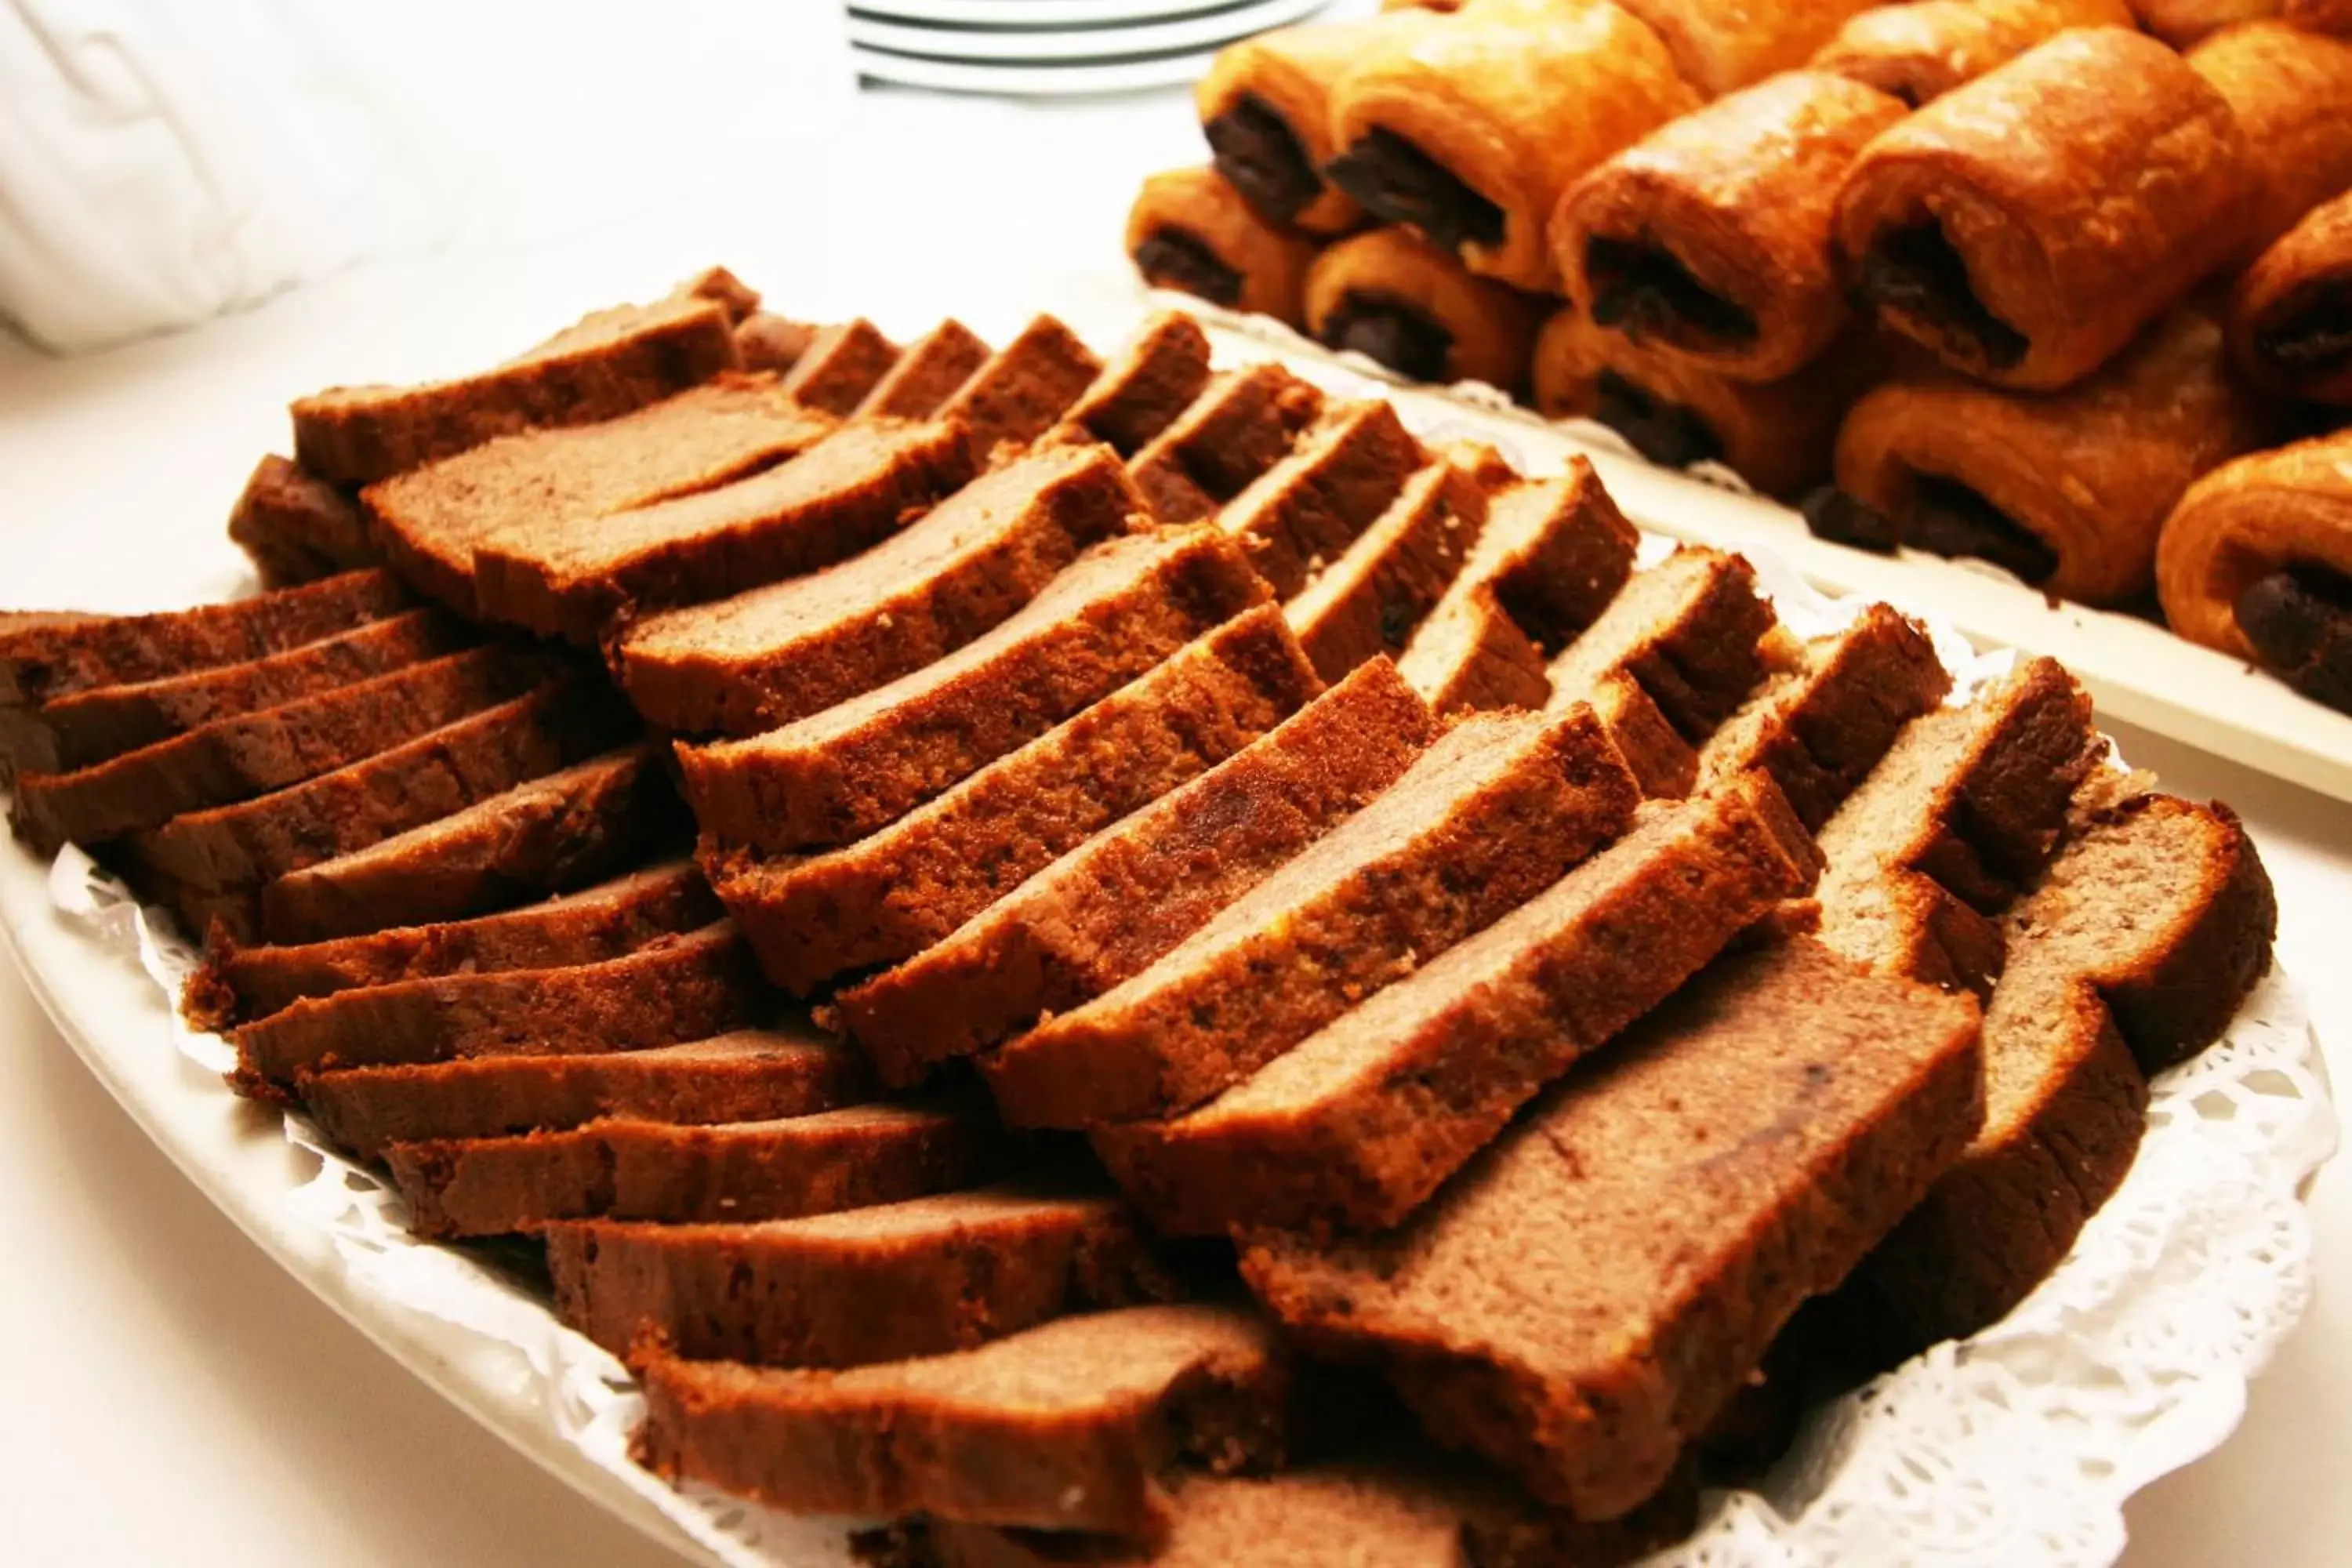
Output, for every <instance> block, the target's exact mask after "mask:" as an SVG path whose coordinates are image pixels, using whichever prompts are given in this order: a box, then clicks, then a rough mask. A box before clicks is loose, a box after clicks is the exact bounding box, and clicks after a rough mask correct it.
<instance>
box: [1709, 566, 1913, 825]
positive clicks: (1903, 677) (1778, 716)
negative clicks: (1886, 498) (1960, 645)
mask: <svg viewBox="0 0 2352 1568" xmlns="http://www.w3.org/2000/svg"><path fill="white" fill-rule="evenodd" d="M1951 689H1952V678H1951V676H1950V674H1949V673H1948V671H1947V670H1946V669H1945V668H1944V667H1943V664H1942V662H1941V661H1940V660H1938V659H1937V658H1936V649H1935V647H1934V646H1933V645H1932V644H1930V643H1929V642H1928V640H1927V633H1925V632H1923V631H1922V630H1920V629H1919V627H1918V626H1917V625H1916V624H1915V623H1913V622H1912V621H1910V620H1907V619H1906V618H1905V617H1904V616H1901V615H1899V614H1897V613H1896V612H1895V610H1893V609H1892V608H1890V607H1888V606H1887V605H1867V606H1865V607H1864V610H1863V612H1862V614H1861V615H1859V616H1856V617H1855V618H1854V621H1853V625H1852V626H1848V627H1846V628H1845V629H1844V630H1843V631H1842V632H1839V633H1837V634H1835V635H1834V636H1832V637H1818V638H1815V639H1814V640H1813V641H1811V642H1810V643H1808V644H1806V645H1805V649H1804V658H1803V662H1802V663H1801V665H1800V666H1799V667H1798V668H1795V669H1793V670H1790V671H1789V672H1788V673H1786V674H1785V675H1782V676H1780V677H1779V678H1777V679H1773V680H1770V681H1768V682H1766V684H1765V687H1764V689H1763V690H1761V691H1759V692H1758V693H1757V694H1756V696H1755V697H1753V698H1751V699H1750V700H1748V705H1747V706H1746V707H1745V708H1742V709H1741V710H1739V711H1738V712H1737V713H1735V714H1733V715H1732V716H1731V717H1730V718H1729V719H1728V720H1727V721H1725V722H1724V725H1723V727H1722V728H1721V729H1720V730H1717V731H1716V732H1715V734H1714V736H1713V737H1711V738H1710V739H1709V740H1708V742H1707V743H1706V745H1705V746H1704V747H1702V748H1701V749H1700V751H1699V758H1698V763H1699V769H1698V783H1699V784H1702V785H1705V784H1713V783H1716V782H1717V781H1719V780H1722V779H1726V778H1729V777H1731V776H1732V775H1733V774H1735V773H1744V772H1746V771H1747V770H1748V769H1749V768H1754V767H1760V768H1762V769H1764V770H1765V771H1766V772H1767V773H1770V774H1771V775H1772V777H1773V780H1774V781H1775V782H1776V783H1778V784H1780V791H1781V793H1782V794H1784V795H1787V796H1788V797H1789V804H1790V805H1791V806H1793V807H1795V808H1796V813H1797V816H1798V818H1799V820H1801V821H1802V822H1803V823H1804V825H1805V826H1807V827H1809V828H1818V827H1820V826H1822V824H1823V823H1824V822H1827V821H1828V820H1829V817H1830V814H1831V813H1832V812H1833V811H1835V810H1836V809H1837V807H1838V805H1839V803H1840V802H1842V801H1843V800H1844V799H1845V797H1846V796H1847V795H1851V794H1853V790H1854V787H1855V786H1856V785H1857V784H1861V783H1862V781H1863V778H1864V776H1865V775H1866V774H1867V773H1869V772H1870V770H1871V769H1872V768H1874V767H1875V766H1877V765H1878V762H1879V759H1880V758H1882V757H1884V756H1885V754H1886V752H1887V749H1888V748H1889V747H1890V746H1892V745H1893V744H1894V743H1895V735H1896V733H1897V732H1898V731H1901V730H1902V728H1903V726H1904V725H1906V724H1907V723H1909V722H1910V721H1912V720H1914V719H1916V718H1917V717H1919V715H1921V714H1922V713H1926V712H1928V711H1929V710H1932V709H1934V708H1935V707H1936V705H1937V703H1939V702H1941V701H1942V700H1944V695H1945V693H1947V692H1948V691H1949V690H1951Z"/></svg>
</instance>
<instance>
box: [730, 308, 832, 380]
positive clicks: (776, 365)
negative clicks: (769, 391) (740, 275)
mask: <svg viewBox="0 0 2352 1568" xmlns="http://www.w3.org/2000/svg"><path fill="white" fill-rule="evenodd" d="M820 330H821V329H820V328H818V327H816V326H815V325H814V324H812V323H810V322H807V321H793V319H792V318H791V317H789V316H781V315H778V314H777V313H776V312H775V311H773V310H754V311H752V312H751V314H750V315H748V316H745V317H744V318H743V319H742V320H741V321H737V322H736V323H735V348H736V351H737V352H738V353H740V354H741V355H742V356H743V368H744V369H745V370H767V371H773V372H775V373H776V374H778V375H782V374H784V372H786V371H788V370H790V369H792V368H793V366H794V365H796V364H798V363H800V362H801V356H802V355H803V354H805V353H808V352H809V350H810V349H811V348H812V347H814V345H815V342H816V335H817V333H818V331H820Z"/></svg>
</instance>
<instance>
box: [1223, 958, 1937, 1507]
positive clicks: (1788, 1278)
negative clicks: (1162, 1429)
mask: <svg viewBox="0 0 2352 1568" xmlns="http://www.w3.org/2000/svg"><path fill="white" fill-rule="evenodd" d="M1983 1106H1984V1101H1983V1067H1982V1058H1981V1057H1980V1055H1979V1049H1978V1018H1977V1009H1976V1006H1975V1004H1974V1003H1973V1002H1971V1001H1969V999H1967V998H1965V997H1954V996H1951V995H1948V994H1945V993H1943V992H1939V991H1937V990H1935V989H1933V988H1931V987H1928V986H1923V985H1918V984H1914V983H1912V982H1909V981H1905V980H1898V979H1893V978H1888V977H1882V976H1877V975H1872V974H1868V973H1864V972H1863V971H1861V970H1858V969H1856V968H1854V967H1853V966H1852V965H1851V964H1849V963H1847V962H1846V961H1845V960H1843V959H1842V958H1840V957H1839V956H1838V955H1837V954H1835V953H1833V952H1831V951H1830V950H1829V949H1827V948H1826V947H1823V946H1822V945H1821V944H1820V943H1818V942H1813V941H1811V939H1807V938H1800V939H1797V940H1795V941H1793V942H1788V943H1785V944H1782V945H1780V946H1777V947H1773V948H1769V949H1767V950H1765V951H1763V952H1759V953H1752V954H1748V955H1744V956H1741V957H1738V958H1734V959H1729V960H1726V961H1723V962H1721V963H1718V964H1717V965H1716V966H1715V967H1714V968H1712V969H1710V970H1709V971H1708V972H1707V973H1706V974H1705V975H1703V976H1702V977H1701V978H1700V979H1698V980H1697V981H1696V982H1695V983H1694V984H1691V985H1689V986H1686V987H1685V988H1684V990H1683V991H1682V992H1681V993H1680V994H1677V995H1676V996H1675V998H1674V999H1673V1000H1671V1001H1669V1002H1668V1003H1667V1004H1666V1005H1664V1007H1662V1008H1660V1009H1659V1010H1658V1011H1657V1012H1655V1013H1653V1014H1652V1015H1651V1016H1649V1017H1648V1018H1647V1019H1645V1020H1643V1023H1642V1024H1640V1025H1639V1026H1636V1028H1635V1030H1634V1031H1633V1034H1632V1035H1631V1036H1630V1037H1628V1038H1627V1039H1625V1040H1624V1041H1622V1042H1621V1043H1620V1044H1619V1045H1618V1046H1617V1047H1615V1048H1613V1049H1612V1050H1611V1051H1610V1052H1609V1053H1608V1054H1607V1055H1606V1056H1605V1057H1602V1058H1600V1059H1598V1060H1596V1061H1594V1062H1592V1063H1591V1064H1589V1065H1588V1066H1587V1068H1584V1069H1583V1070H1581V1071H1580V1072H1578V1073H1576V1074H1573V1075H1571V1076H1570V1079H1569V1080H1568V1081H1567V1082H1565V1083H1563V1084H1561V1085H1560V1086H1559V1088H1558V1089H1555V1090H1553V1091H1552V1093H1551V1094H1549V1096H1547V1097H1546V1098H1545V1099H1543V1100H1539V1101H1538V1102H1537V1104H1536V1105H1535V1106H1534V1107H1533V1108H1532V1109H1531V1110H1530V1111H1529V1112H1528V1115H1527V1116H1525V1117H1524V1118H1522V1119H1521V1121H1519V1122H1518V1123H1517V1125H1516V1126H1515V1127H1514V1128H1513V1129H1512V1131H1510V1132H1509V1133H1508V1134H1507V1136H1505V1137H1504V1138H1503V1139H1502V1140H1500V1141H1499V1142H1496V1143H1495V1144H1494V1145H1493V1146H1491V1147H1490V1148H1489V1149H1488V1150H1487V1151H1486V1152H1485V1153H1484V1154H1482V1155H1481V1156H1480V1157H1479V1158H1478V1159H1477V1160H1476V1161H1475V1162H1473V1163H1471V1164H1470V1165H1469V1166H1468V1167H1467V1168H1465V1170H1464V1171H1463V1172H1462V1173H1461V1174H1460V1175H1459V1176H1458V1177H1457V1178H1456V1179H1455V1180H1454V1182H1452V1183H1450V1184H1448V1185H1447V1186H1446V1187H1445V1189H1444V1191H1443V1192H1441V1193H1440V1194H1438V1196H1437V1198H1436V1199H1435V1200H1434V1201H1433V1203H1432V1204H1430V1205H1429V1206H1428V1207H1426V1208H1425V1209H1423V1211H1422V1212H1421V1213H1420V1214H1419V1215H1416V1216H1415V1217H1414V1218H1413V1219H1412V1221H1410V1222H1408V1223H1407V1225H1406V1226H1404V1227H1403V1228H1402V1230H1399V1231H1395V1232H1392V1233H1390V1234H1388V1235H1385V1236H1381V1237H1372V1238H1368V1239H1361V1240H1353V1239H1351V1240H1341V1241H1336V1242H1331V1243H1327V1244H1318V1243H1317V1242H1316V1241H1314V1240H1313V1239H1311V1238H1309V1237H1306V1236H1303V1235H1301V1234H1299V1233H1295V1232H1275V1231H1261V1232H1255V1233H1253V1234H1252V1235H1251V1236H1250V1237H1248V1238H1247V1243H1246V1245H1245V1247H1244V1254H1243V1263H1242V1267H1243V1273H1244V1278H1246V1279H1248V1280H1249V1282H1250V1284H1251V1287H1252V1288H1253V1289H1255V1290H1256V1291H1257V1293H1258V1294H1259V1296H1260V1297H1261V1298H1262V1299H1263V1300H1265V1301H1266V1302H1267V1303H1268V1304H1269V1305H1270V1306H1271V1307H1272V1309H1273V1310H1274V1311H1275V1313H1276V1316H1277V1317H1278V1318H1280V1319H1281V1320H1282V1321H1283V1322H1284V1323H1285V1324H1286V1326H1287V1327H1288V1328H1290V1329H1291V1330H1292V1331H1294V1332H1295V1333H1297V1334H1298V1335H1300V1336H1302V1337H1303V1339H1304V1342H1306V1343H1307V1345H1309V1346H1311V1347H1314V1348H1317V1349H1318V1350H1321V1351H1325V1352H1331V1353H1335V1354H1339V1355H1342V1356H1347V1357H1351V1358H1367V1359H1370V1360H1372V1361H1374V1362H1376V1363H1378V1364H1380V1365H1381V1367H1383V1368H1384V1369H1385V1370H1386V1371H1387V1373H1388V1374H1389V1376H1390V1378H1391V1381H1392V1382H1393V1383H1394V1384H1396V1385H1397V1387H1398V1389H1399V1391H1400V1392H1401V1393H1402V1394H1403V1395H1404V1397H1405V1400H1406V1402H1407V1403H1408V1404H1410V1405H1412V1407H1413V1409H1414V1411H1415V1413H1416V1414H1417V1415H1420V1417H1421V1418H1422V1420H1423V1424H1424V1425H1425V1426H1427V1427H1428V1428H1429V1430H1430V1432H1431V1433H1432V1435H1433V1436H1435V1437H1436V1438H1437V1439H1438V1440H1439V1441H1440V1442H1442V1443H1444V1444H1446V1445H1448V1446H1452V1447H1468V1448H1472V1449H1475V1450H1476V1451H1478V1452H1481V1453H1484V1454H1486V1455H1487V1456H1488V1457H1489V1458H1494V1459H1496V1460H1497V1461H1498V1462H1500V1463H1501V1464H1502V1465H1503V1466H1504V1467H1505V1468H1507V1469H1509V1470H1511V1471H1512V1472H1513V1473H1514V1474H1515V1475H1517V1477H1518V1479H1520V1480H1521V1481H1523V1482H1524V1483H1525V1484H1526V1485H1527V1486H1528V1489H1530V1490H1531V1491H1533V1492H1534V1493H1535V1494H1536V1496H1537V1497H1538V1498H1539V1499H1541V1500H1544V1501H1547V1502H1550V1503H1553V1504H1555V1505H1558V1506H1561V1507H1566V1508H1569V1509H1571V1510H1574V1511H1575V1512H1577V1513H1578V1514H1579V1515H1580V1517H1584V1518H1589V1519H1608V1518H1613V1517H1616V1516H1617V1515H1620V1514H1622V1513H1624V1512H1626V1511H1628V1510H1631V1509H1633V1507H1635V1506H1636V1505H1638V1504H1639V1503H1640V1502H1641V1501H1642V1500H1643V1499H1644V1498H1647V1497H1649V1496H1650V1495H1652V1494H1653V1493H1654V1492H1655V1491H1656V1490H1657V1489H1658V1488H1659V1486H1660V1484H1661V1483H1662V1482H1664V1479H1666V1477H1667V1476H1668V1475H1669V1474H1670V1473H1671V1472H1672V1471H1673V1469H1674V1468H1675V1462H1676V1460H1677V1458H1679V1457H1680V1455H1681V1453H1682V1450H1683V1448H1684V1446H1685V1443H1686V1441H1687V1440H1688V1438H1689V1437H1690V1436H1692V1435H1694V1434H1696V1433H1699V1432H1701V1431H1704V1430H1705V1429H1706V1426H1707V1425H1708V1423H1709V1422H1710V1421H1711V1420H1712V1419H1713V1418H1714V1416H1715V1415H1716V1414H1717V1412H1718V1411H1719V1410H1721V1409H1722V1407H1723V1405H1725V1403H1726V1402H1727V1400H1729V1399H1730V1397H1731V1396H1732V1395H1733V1394H1735V1393H1736V1392H1738V1389H1739V1388H1740V1386H1741V1385H1742V1384H1743V1383H1744V1382H1745V1380H1746V1379H1747V1377H1748V1374H1749V1373H1750V1372H1751V1371H1752V1370H1753V1369H1754V1368H1755V1367H1756V1365H1757V1363H1759V1360H1760V1359H1761V1357H1762V1356H1763V1353H1764V1350H1765V1347H1766V1346H1767V1345H1768V1344H1769V1343H1770V1342H1771V1339H1772V1336H1773V1335H1774V1334H1775V1333H1776V1332H1778V1331H1779V1330H1780V1326H1781V1324H1782V1323H1784V1322H1786V1321H1788V1318H1789V1316H1790V1313H1792V1312H1794V1311H1795V1310H1796V1309H1797V1307H1798V1305H1799V1304H1800V1303H1801V1302H1802V1301H1803V1300H1805V1299H1806V1298H1807V1297H1809V1296H1811V1295H1814V1294H1817V1293H1819V1292H1821V1291H1823V1290H1827V1289H1830V1288H1831V1287H1832V1286H1834V1285H1835V1284H1837V1283H1838V1281H1839V1280H1841V1279H1843V1278H1844V1277H1845V1275H1846V1274H1847V1273H1848V1272H1849V1271H1850V1270H1851V1269H1852V1268H1853V1266H1854V1264H1855V1263H1857V1262H1858V1261H1860V1259H1861V1258H1862V1256H1863V1255H1864V1253H1865V1252H1866V1251H1867V1250H1868V1249H1869V1248H1870V1247H1872V1246H1874V1244H1875V1243H1876V1242H1877V1241H1878V1240H1879V1239H1880V1238H1881V1237H1884V1236H1885V1234H1886V1232H1887V1231H1888V1230H1889V1229H1891V1228H1892V1227H1893V1226H1894V1225H1895V1222H1896V1221H1897V1220H1899V1219H1900V1218H1901V1217H1902V1216H1903V1215H1904V1214H1905V1213H1906V1212H1907V1211H1908V1210H1909V1209H1910V1208H1911V1206H1912V1205H1914V1204H1916V1202H1917V1201H1918V1200H1919V1198H1920V1197H1921V1196H1922V1195H1924V1194H1925V1193H1926V1192H1927V1189H1928V1187H1929V1186H1930V1184H1932V1183H1933V1182H1934V1181H1935V1179H1936V1178H1937V1176H1939V1175H1940V1174H1941V1173H1943V1172H1944V1171H1945V1170H1946V1169H1947V1168H1948V1167H1949V1166H1950V1165H1951V1164H1952V1163H1953V1162H1954V1161H1955V1160H1957V1159H1958V1156H1959V1154H1960V1152H1961V1151H1962V1150H1963V1149H1964V1148H1966V1146H1967V1144H1968V1142H1969V1139H1970V1138H1971V1137H1973V1136H1974V1135H1975V1133H1976V1131H1977V1129H1978V1126H1979V1122H1980V1121H1981V1120H1982V1115H1983Z"/></svg>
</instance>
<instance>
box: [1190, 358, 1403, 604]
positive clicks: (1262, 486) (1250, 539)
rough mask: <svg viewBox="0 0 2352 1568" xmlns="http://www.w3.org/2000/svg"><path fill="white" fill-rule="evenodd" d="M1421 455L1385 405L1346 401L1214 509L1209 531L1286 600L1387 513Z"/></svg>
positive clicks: (1383, 403)
mask: <svg viewBox="0 0 2352 1568" xmlns="http://www.w3.org/2000/svg"><path fill="white" fill-rule="evenodd" d="M1427 458H1428V454H1427V453H1425V452H1423V450H1422V447H1421V443H1420V442H1418V441H1416V440H1414V439H1413V437H1412V434H1411V433H1410V432H1409V431H1407V430H1406V429H1405V427H1404V422H1403V421H1402V420H1401V419H1399V418H1398V417H1397V413H1396V408H1395V406H1394V405H1391V404H1389V403H1387V402H1384V401H1382V402H1369V403H1355V404H1349V405H1346V406H1345V407H1341V408H1337V409H1333V410H1331V411H1330V412H1329V413H1328V415H1327V416H1325V419H1324V422H1323V424H1322V426H1320V427H1319V428H1318V429H1315V430H1313V431H1310V432H1308V433H1307V436H1306V437H1305V438H1304V439H1303V440H1302V441H1301V442H1300V443H1299V446H1298V448H1297V450H1296V451H1295V452H1292V453H1291V454H1290V455H1289V456H1287V457H1286V458H1283V459H1282V460H1281V461H1279V462H1277V463H1276V464H1275V465H1274V467H1272V468H1268V469H1267V470H1266V471H1265V473H1263V474H1261V475H1259V476H1258V477H1257V478H1256V479H1253V480H1252V481H1251V482H1250V486H1249V488H1248V489H1245V490H1244V491H1243V492H1242V493H1241V494H1240V495H1238V496H1236V497H1234V500H1232V501H1230V502H1228V503H1227V504H1226V505H1225V506H1224V507H1223V509H1221V510H1219V511H1218V513H1217V526H1218V527H1219V528H1222V529H1223V530H1224V531H1226V532H1227V533H1230V534H1232V535H1233V536H1234V538H1235V539H1237V540H1239V541H1241V542H1242V546H1243V548H1244V550H1246V551H1247V552H1249V559H1250V563H1251V564H1252V565H1254V566H1255V567H1256V568H1257V570H1258V574H1259V575H1261V576H1263V577H1264V578H1265V580H1266V582H1267V583H1269V584H1272V585H1273V588H1274V591H1275V594H1276V596H1277V597H1281V598H1288V597H1289V596H1290V595H1294V594H1296V593H1297V592H1298V591H1299V590H1300V589H1301V588H1304V587H1305V586H1306V585H1307V579H1308V578H1309V577H1311V576H1313V575H1314V574H1315V573H1316V572H1317V571H1318V570H1319V569H1320V568H1321V567H1322V566H1324V565H1325V564H1327V563H1329V562H1331V561H1334V560H1336V559H1338V557H1339V554H1340V552H1343V551H1345V550H1346V549H1347V548H1348V546H1349V544H1350V543H1352V542H1354V540H1355V538H1356V536H1357V535H1358V534H1360V533H1361V532H1363V531H1364V530H1365V529H1367V528H1370V526H1371V525H1372V523H1373V521H1375V520H1377V519H1378V518H1379V517H1380V516H1381V513H1383V512H1385V511H1386V510H1388V509H1389V506H1390V504H1391V502H1393V501H1394V500H1396V498H1397V493H1398V491H1400V490H1401V489H1403V488H1404V482H1405V480H1406V479H1407V478H1409V477H1410V476H1411V475H1412V472H1413V470H1414V469H1416V468H1420V467H1421V466H1422V464H1423V462H1425V461H1426V460H1427Z"/></svg>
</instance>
